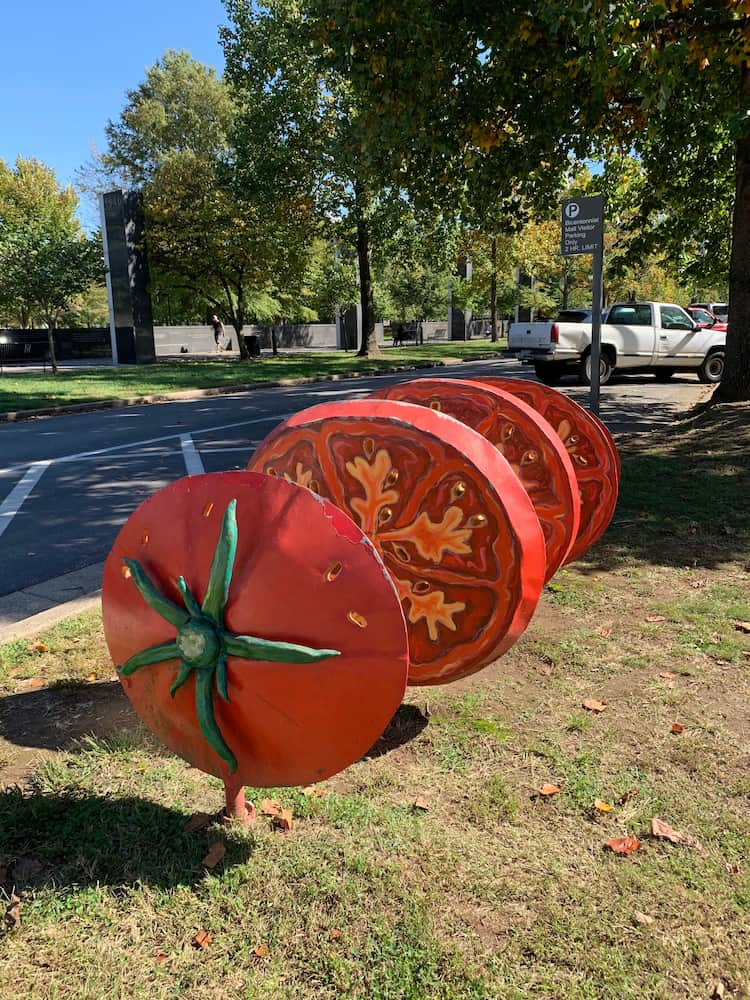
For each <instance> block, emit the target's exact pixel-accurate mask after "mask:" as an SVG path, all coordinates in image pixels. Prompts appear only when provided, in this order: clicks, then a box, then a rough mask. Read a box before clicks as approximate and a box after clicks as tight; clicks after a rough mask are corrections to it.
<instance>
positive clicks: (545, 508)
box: [370, 378, 581, 583]
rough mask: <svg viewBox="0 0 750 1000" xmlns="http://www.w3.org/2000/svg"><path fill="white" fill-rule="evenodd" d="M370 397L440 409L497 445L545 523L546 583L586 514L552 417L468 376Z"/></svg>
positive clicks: (382, 391)
mask: <svg viewBox="0 0 750 1000" xmlns="http://www.w3.org/2000/svg"><path fill="white" fill-rule="evenodd" d="M370 398H375V399H396V400H400V401H401V402H404V403H416V404H418V405H421V406H429V407H430V409H433V410H440V411H441V412H442V413H447V414H448V415H449V416H451V417H455V418H456V420H460V421H461V423H463V424H466V425H467V426H469V427H472V428H473V429H474V430H475V431H477V432H478V433H479V434H481V435H482V436H483V437H485V438H487V440H488V441H489V442H490V444H493V445H494V446H495V448H497V450H498V451H499V452H500V454H501V455H503V456H504V457H505V458H506V459H507V460H508V461H509V462H510V465H511V468H512V469H513V471H514V472H515V474H516V475H517V476H518V478H519V479H520V480H521V485H522V486H523V488H524V489H525V490H526V492H527V493H528V494H529V499H530V500H531V502H532V504H533V505H534V510H535V511H536V514H537V517H538V518H539V523H540V525H541V526H542V531H543V532H544V542H545V546H546V550H547V572H546V574H545V578H544V582H545V583H547V581H548V580H550V579H551V578H552V577H553V576H554V574H555V573H556V572H557V570H558V569H559V568H560V566H562V564H563V562H564V561H565V558H566V556H567V555H568V553H569V552H570V550H571V548H572V546H573V543H574V542H575V540H576V536H577V535H578V528H579V525H580V516H581V502H580V500H579V498H578V485H577V483H576V476H575V470H574V468H573V463H572V462H571V461H570V459H569V458H568V453H567V451H566V450H565V447H564V446H563V444H562V442H561V441H560V438H559V437H558V436H557V434H556V433H555V432H554V431H553V429H552V428H551V427H550V425H549V424H548V423H547V421H546V420H544V419H543V418H541V417H540V416H539V414H538V413H537V412H536V411H535V410H533V409H532V408H531V407H530V406H527V405H526V403H524V402H523V401H522V400H520V399H518V398H517V397H515V396H513V395H512V394H511V393H509V392H504V391H503V390H501V389H495V388H494V387H493V386H490V385H484V384H482V383H480V382H474V381H471V382H470V381H467V380H466V379H448V378H421V379H415V380H414V381H412V382H401V383H399V384H398V385H393V386H389V387H388V388H387V389H380V390H379V391H378V392H374V393H373V394H372V396H371V397H370Z"/></svg>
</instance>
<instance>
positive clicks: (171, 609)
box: [123, 559, 190, 628]
mask: <svg viewBox="0 0 750 1000" xmlns="http://www.w3.org/2000/svg"><path fill="white" fill-rule="evenodd" d="M123 562H124V563H125V565H126V566H127V567H128V569H129V570H130V572H131V574H132V576H133V583H135V585H136V587H137V588H138V590H139V591H140V593H141V596H142V597H143V600H144V601H145V602H146V604H148V606H149V607H150V608H153V609H154V611H156V612H157V613H158V614H160V615H161V616H162V618H164V619H166V621H168V622H169V623H170V625H174V626H176V628H179V627H180V626H181V625H184V624H185V623H186V622H188V621H189V620H190V615H189V614H188V612H187V611H186V610H185V609H184V608H181V607H180V606H179V605H178V604H174V603H173V602H172V601H170V600H169V598H168V597H165V596H164V595H163V594H162V593H161V591H160V590H159V589H158V588H157V586H156V585H155V584H154V583H153V582H152V581H151V579H150V577H149V576H148V574H147V573H146V571H145V569H144V568H143V566H141V564H140V563H139V562H136V561H135V559H124V560H123Z"/></svg>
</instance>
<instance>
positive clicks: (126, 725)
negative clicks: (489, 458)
mask: <svg viewBox="0 0 750 1000" xmlns="http://www.w3.org/2000/svg"><path fill="white" fill-rule="evenodd" d="M737 415H738V408H729V410H728V413H727V412H726V411H724V412H723V413H722V412H720V413H719V414H718V415H714V416H713V417H711V418H710V421H712V422H709V423H706V422H705V419H704V422H703V423H702V424H701V425H699V426H697V427H692V428H690V427H689V428H687V429H682V430H681V431H680V432H679V433H678V432H673V433H672V435H671V437H670V438H669V439H663V440H652V441H651V442H650V443H649V446H648V448H646V449H643V448H639V447H636V446H634V445H630V446H627V445H626V448H625V449H624V456H623V457H624V459H625V461H624V478H623V499H622V503H621V505H620V508H619V510H618V514H617V520H618V522H620V523H619V524H616V525H614V526H613V528H612V529H611V530H610V532H609V533H608V535H607V537H606V538H605V539H604V540H603V541H602V542H601V543H600V544H599V545H598V546H597V547H596V548H595V550H594V551H593V552H591V553H589V555H588V557H587V558H586V559H585V560H583V561H582V562H581V563H579V564H577V565H576V566H571V567H569V568H568V569H566V570H564V571H563V572H562V573H560V574H558V576H557V577H556V578H555V580H554V582H553V585H552V586H551V587H550V588H548V589H547V591H546V592H545V595H544V597H543V600H542V603H541V605H540V608H539V610H538V612H537V615H536V616H535V619H534V621H533V623H532V625H531V627H530V628H529V630H528V632H527V634H526V635H525V636H524V638H523V639H522V640H521V642H519V643H518V644H517V645H516V647H515V648H514V649H513V650H511V651H510V652H509V653H508V654H507V655H506V656H505V657H504V658H503V659H502V660H501V661H499V662H498V663H496V664H494V665H493V666H492V667H490V668H488V669H487V670H485V671H482V672H481V673H479V674H477V675H475V676H474V677H471V678H468V679H466V680H464V681H462V682H459V683H457V684H454V685H451V686H449V687H445V688H434V689H414V690H412V691H410V692H409V695H408V698H407V702H406V704H405V706H403V707H402V709H401V710H400V711H399V714H398V716H397V719H396V720H395V722H394V724H393V725H392V727H391V729H390V730H389V733H388V734H386V737H385V738H384V739H383V740H381V741H379V743H378V744H376V747H375V748H373V752H372V753H371V754H370V755H369V756H368V757H367V758H366V759H364V760H362V761H360V762H358V763H357V764H355V765H354V766H352V767H351V768H349V769H348V770H347V771H346V772H344V773H342V774H340V775H338V776H336V777H335V778H334V779H332V780H330V781H329V782H326V783H325V785H324V788H325V791H326V794H325V795H324V796H323V797H321V798H316V799H313V798H309V797H305V796H303V795H302V794H301V793H300V791H299V790H296V789H278V790H274V791H271V792H270V793H269V792H268V791H267V790H265V791H263V792H261V791H260V790H253V791H252V793H251V794H252V795H254V796H255V797H256V798H258V799H259V798H261V797H263V796H266V795H269V794H270V795H271V796H274V797H276V798H278V799H279V800H280V801H282V802H283V803H284V804H286V805H288V806H290V807H291V808H292V809H293V810H294V814H295V826H294V829H293V830H292V832H291V833H289V834H278V833H274V832H273V831H272V830H271V828H270V826H269V825H268V824H267V822H266V821H264V820H261V821H260V822H259V823H258V826H257V827H256V829H255V831H254V832H253V833H250V834H248V833H243V832H240V831H235V830H226V829H225V828H222V827H219V826H216V825H213V826H209V827H207V828H205V829H202V830H199V831H197V832H195V833H191V834H188V833H186V832H185V831H184V829H183V827H184V823H185V820H186V819H187V818H188V817H189V816H190V815H191V814H192V813H193V812H195V811H196V810H205V811H212V810H214V809H215V808H217V806H218V805H219V803H220V798H221V790H220V787H219V784H218V782H216V781H215V780H213V779H210V778H207V777H205V776H204V775H202V774H200V773H199V772H196V771H195V770H194V769H192V768H189V767H188V766H186V765H185V764H184V763H183V762H181V761H180V760H178V759H176V758H174V757H172V756H171V755H169V754H167V753H166V752H163V751H161V750H160V749H159V748H158V747H157V746H156V745H155V744H154V743H153V741H152V740H151V739H150V737H148V736H147V735H146V734H145V733H144V732H143V731H142V730H141V729H140V728H139V727H138V726H137V725H136V724H135V723H134V722H133V721H132V717H131V716H130V714H129V710H128V706H127V704H126V702H125V701H124V698H123V696H122V695H121V694H120V692H119V686H118V685H116V684H114V683H112V682H111V681H109V680H102V681H99V682H94V683H84V684H82V685H79V686H78V687H77V688H70V687H65V686H63V687H60V686H59V682H60V681H62V680H65V679H66V678H73V679H78V680H80V679H81V678H82V677H83V678H86V677H87V676H89V675H90V674H91V673H92V672H95V673H96V674H97V677H102V678H106V677H109V676H110V674H109V671H110V667H109V664H108V662H107V660H106V653H105V651H104V649H103V646H102V641H101V634H100V627H99V624H98V622H97V621H96V620H95V619H94V618H89V619H87V620H86V621H84V622H79V623H78V625H76V626H75V627H74V631H73V633H70V632H68V633H67V635H57V637H51V636H46V637H41V639H40V641H41V643H42V644H43V645H46V646H48V647H49V649H48V651H46V652H43V653H29V652H28V650H27V651H23V650H22V649H20V648H19V647H18V645H17V644H16V646H15V647H14V649H15V652H13V650H10V651H9V650H8V649H7V647H6V648H5V649H4V650H3V654H2V655H3V657H4V658H3V659H2V660H0V663H2V664H3V666H2V668H1V669H2V673H0V683H2V684H3V693H4V695H5V697H4V698H3V699H2V708H0V713H1V714H0V722H1V723H2V727H3V732H4V733H5V734H6V737H8V736H9V737H10V738H9V739H7V740H6V742H5V744H3V745H0V781H1V780H2V778H3V771H2V760H3V758H4V759H5V767H6V770H5V776H6V782H7V781H8V778H7V775H8V774H11V775H12V773H13V772H12V771H11V768H12V767H13V766H14V764H13V761H14V759H16V757H17V754H18V753H19V752H20V751H19V747H20V748H23V751H24V752H25V753H27V754H32V755H34V756H35V757H36V760H37V764H36V766H35V768H34V769H33V770H32V771H31V772H27V774H26V777H25V779H24V782H23V787H22V788H17V787H8V788H6V790H5V792H4V793H2V801H0V811H1V812H0V814H1V815H2V825H1V827H0V876H2V878H0V882H2V884H3V885H4V886H5V890H6V892H7V893H10V892H11V891H12V890H13V889H15V891H16V892H17V893H18V894H19V896H20V898H21V908H20V916H21V924H20V927H19V928H18V929H16V930H14V931H12V932H9V933H7V934H6V935H5V937H4V938H3V939H2V940H1V941H0V975H2V980H3V983H4V988H5V990H6V991H7V995H9V996H14V997H19V998H20V997H30V998H31V997H34V998H37V997H38V998H45V1000H47V998H50V1000H52V998H54V1000H57V998H60V1000H62V998H65V1000H71V998H75V1000H78V998H87V1000H88V998H92V1000H93V998H97V1000H98V998H101V997H123V998H125V997H128V998H130V997H139V998H140V997H146V998H149V1000H151V998H154V1000H157V998H158V1000H162V998H164V1000H167V998H170V1000H171V998H175V997H200V998H201V1000H203V998H206V1000H212V998H217V1000H218V998H224V997H226V996H229V995H235V994H236V995H238V996H242V997H246V998H252V1000H254V998H261V997H262V998H264V1000H266V998H268V997H274V998H277V997H278V998H286V997H289V998H291V997H295V998H297V997H299V998H302V1000H328V998H331V1000H332V998H337V997H347V998H357V1000H359V998H361V1000H397V998H398V1000H435V998H436V1000H480V998H482V1000H484V998H497V1000H505V998H524V997H561V998H582V1000H583V998H607V1000H610V998H617V1000H620V998H631V997H632V998H636V997H637V998H639V1000H656V998H659V1000H662V998H686V997H690V998H696V997H710V996H711V995H712V992H713V991H714V990H715V989H716V988H717V984H718V983H720V984H721V987H722V988H723V989H724V994H723V995H724V996H725V997H733V998H735V997H742V996H744V997H748V996H750V947H748V944H749V943H750V942H749V937H750V878H749V877H748V872H750V777H748V775H749V774H750V677H749V675H748V664H749V663H750V659H749V655H748V654H750V636H748V635H747V634H745V633H744V632H742V631H740V630H738V629H737V628H736V627H735V622H737V621H747V620H748V619H750V608H748V579H749V577H748V572H747V559H748V552H747V539H748V536H747V524H748V521H747V515H748V502H749V501H748V499H747V496H748V494H747V491H746V482H745V475H746V471H747V464H748V459H747V457H746V456H747V455H748V453H749V452H748V449H747V445H748V438H749V437H750V431H748V429H747V427H748V424H747V423H745V422H744V416H745V414H744V413H743V421H741V422H739V423H738V422H737V421H736V420H735V417H736V416H737ZM738 437H741V438H742V440H743V442H744V443H740V444H738V440H737V439H738ZM701 449H702V450H701ZM709 451H710V452H713V454H712V455H707V454H705V452H709ZM680 455H683V456H685V455H690V462H691V465H692V466H693V471H692V473H691V474H690V477H689V480H690V483H691V499H690V503H689V505H688V507H689V509H688V510H687V511H683V507H684V503H683V502H682V501H681V500H680V496H679V491H680V489H681V488H682V486H681V485H680V484H681V483H682V472H679V473H678V474H676V478H674V477H673V478H672V479H671V480H669V481H668V482H666V485H665V479H664V476H663V475H662V476H661V477H660V476H656V478H654V469H659V468H661V467H662V466H663V469H665V470H667V471H668V472H669V470H674V469H675V468H679V463H678V462H677V459H678V458H679V457H680ZM660 456H661V459H663V462H662V465H661V466H660ZM696 468H697V470H698V471H696ZM704 476H707V477H708V478H709V480H710V483H711V488H710V489H709V488H705V489H704V486H705V484H704V483H703V482H702V481H701V482H699V481H698V480H699V479H701V477H704ZM643 511H645V512H646V515H647V516H644V517H641V512H643ZM630 521H634V522H635V524H634V525H629V524H627V523H626V522H630ZM649 619H651V620H649ZM71 627H72V626H71ZM76 629H77V630H78V631H75V630H76ZM75 638H78V639H80V640H81V641H80V642H74V641H73V640H74V639H75ZM89 638H90V641H89ZM58 642H59V643H60V645H56V643H58ZM82 644H83V645H84V648H85V649H87V650H88V649H89V647H91V649H92V652H91V653H89V654H85V655H84V656H81V655H80V654H79V652H78V648H79V647H80V646H81V645H82ZM16 661H17V662H16ZM14 664H15V665H14ZM88 667H91V668H92V669H88ZM19 669H20V671H21V672H20V673H18V672H17V671H18V670H19ZM14 671H15V672H14ZM30 677H38V678H41V679H43V680H54V681H57V682H58V686H57V687H53V688H49V689H41V690H36V689H31V690H30V689H29V688H28V683H29V678H30ZM589 698H595V699H597V700H599V701H601V702H604V703H606V704H607V708H606V709H605V710H604V711H602V712H599V713H592V712H589V711H586V710H585V709H584V708H583V707H582V703H583V701H585V700H586V699H589ZM29 702H30V703H33V704H32V708H31V709H25V708H24V705H25V704H26V703H29ZM82 703H84V704H85V703H87V704H88V705H89V707H88V709H87V710H86V711H83V712H81V710H80V705H81V704H82ZM74 709H75V711H74ZM24 711H26V713H27V714H26V716H24V715H23V712H24ZM76 712H77V713H78V714H77V715H76V714H75V713H76ZM72 717H74V718H73V722H71V723H67V720H69V719H71V718H72ZM19 718H20V719H21V720H22V721H21V722H19V721H18V720H19ZM23 719H26V721H23ZM674 723H678V724H679V725H680V726H682V727H683V731H682V732H679V733H675V732H673V731H672V726H673V724H674ZM87 727H88V728H87ZM86 731H89V732H92V733H94V734H95V735H94V736H92V737H89V738H85V737H84V733H85V732H86ZM61 734H62V735H61ZM55 739H57V740H58V744H55ZM60 742H62V743H63V745H64V749H63V750H61V751H58V752H55V751H54V749H53V747H54V746H55V745H59V743H60ZM40 754H43V756H42V757H40ZM14 755H15V757H14ZM15 773H16V776H18V771H16V772H15ZM546 783H552V784H555V785H558V786H559V787H560V789H561V791H560V792H559V794H556V795H553V796H549V797H542V796H539V795H538V794H537V793H538V789H539V788H540V787H541V786H542V785H543V784H546ZM417 797H422V798H424V799H426V800H427V802H428V803H429V809H427V810H422V809H416V808H415V807H414V802H415V800H416V798H417ZM596 800H601V801H604V802H607V803H609V804H611V805H612V807H613V808H612V809H611V811H609V812H606V813H605V812H601V811H599V810H598V809H597V808H596V807H595V805H594V803H595V801H596ZM654 816H659V817H661V818H662V819H664V820H666V821H667V822H668V823H670V824H671V825H672V826H673V827H675V828H677V829H680V830H684V831H687V832H689V833H690V834H691V835H692V836H693V837H695V838H697V839H698V840H699V841H700V844H701V846H700V847H699V848H688V847H683V846H677V845H674V844H670V843H668V842H665V841H660V840H656V839H655V838H653V837H651V836H650V821H651V818H652V817H654ZM625 834H629V835H633V836H636V837H638V838H639V839H640V840H641V845H642V846H641V849H640V850H639V851H638V852H637V853H636V854H634V855H632V856H630V857H619V856H616V855H614V854H613V853H611V852H610V851H608V850H607V849H606V847H605V844H606V842H607V841H608V840H609V839H610V838H613V837H617V836H622V835H625ZM217 840H221V841H223V842H224V843H225V844H226V847H227V853H226V856H225V858H224V860H223V861H222V862H221V864H220V865H219V866H217V868H215V869H213V870H212V871H207V870H206V869H205V868H204V867H203V866H202V865H201V859H202V858H203V857H204V855H205V853H206V851H207V848H208V846H209V844H211V843H212V842H215V841H217ZM200 930H205V931H208V932H209V934H210V935H211V941H210V943H209V944H208V946H207V947H206V948H204V949H196V948H195V947H194V946H193V945H192V940H193V937H194V935H195V934H196V933H197V932H198V931H200ZM256 949H258V950H259V952H260V954H258V953H257V952H256ZM717 995H718V994H717Z"/></svg>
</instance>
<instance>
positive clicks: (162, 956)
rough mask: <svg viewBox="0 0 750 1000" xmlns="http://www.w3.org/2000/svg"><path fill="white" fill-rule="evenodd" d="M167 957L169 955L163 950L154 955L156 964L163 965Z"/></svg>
mask: <svg viewBox="0 0 750 1000" xmlns="http://www.w3.org/2000/svg"><path fill="white" fill-rule="evenodd" d="M168 958H169V955H167V953H166V952H165V951H160V952H159V954H158V955H157V956H156V964H157V965H163V964H164V963H165V962H166V960H167V959H168Z"/></svg>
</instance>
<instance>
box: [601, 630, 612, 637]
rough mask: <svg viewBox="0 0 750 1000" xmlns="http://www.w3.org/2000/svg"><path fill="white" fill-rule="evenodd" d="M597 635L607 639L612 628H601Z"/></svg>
mask: <svg viewBox="0 0 750 1000" xmlns="http://www.w3.org/2000/svg"><path fill="white" fill-rule="evenodd" d="M599 635H600V636H601V637H602V639H609V637H610V636H611V635H612V629H611V628H603V629H601V630H600V632H599Z"/></svg>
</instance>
